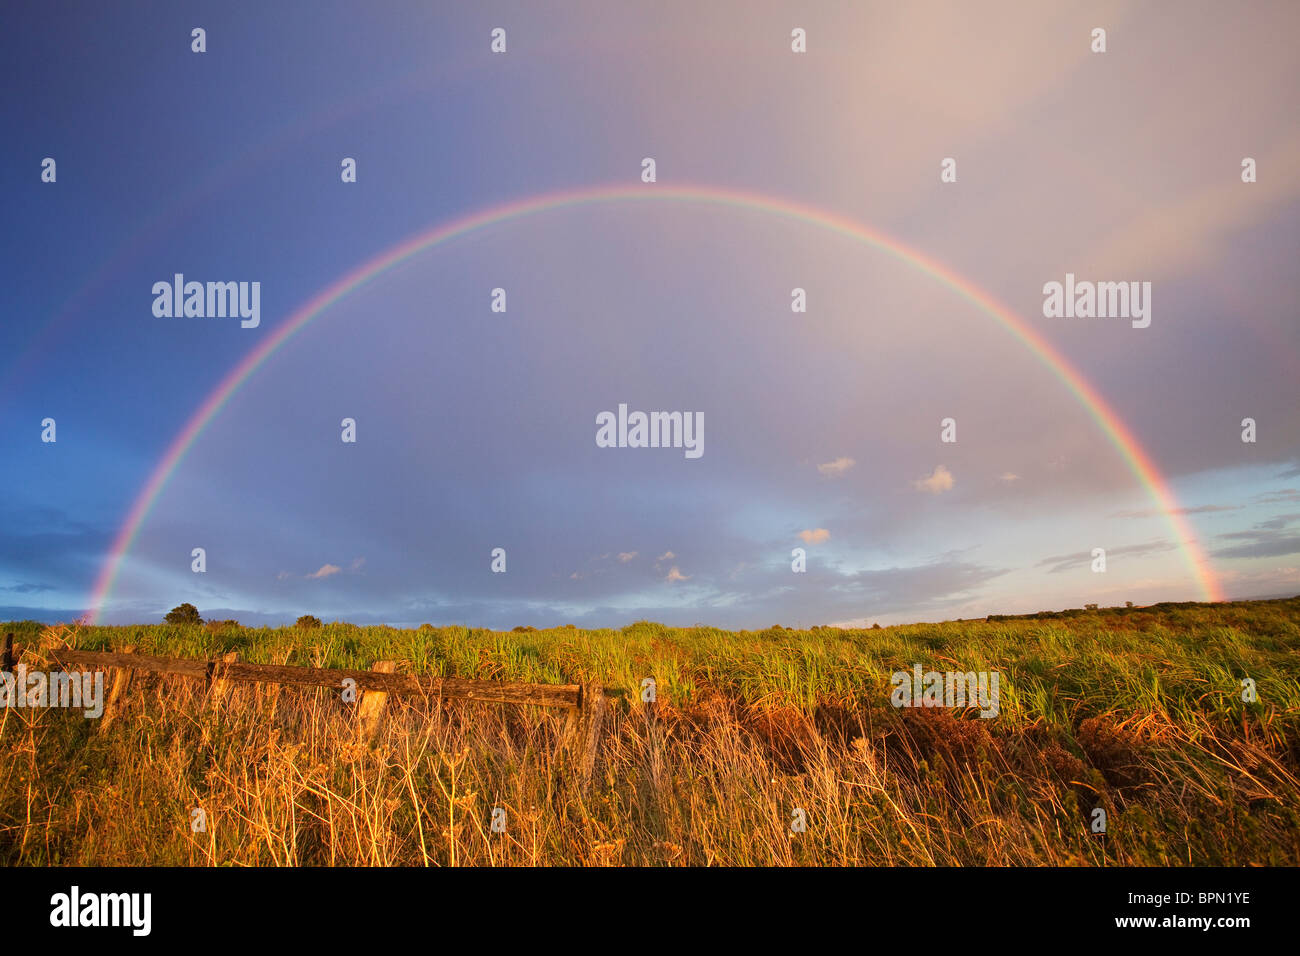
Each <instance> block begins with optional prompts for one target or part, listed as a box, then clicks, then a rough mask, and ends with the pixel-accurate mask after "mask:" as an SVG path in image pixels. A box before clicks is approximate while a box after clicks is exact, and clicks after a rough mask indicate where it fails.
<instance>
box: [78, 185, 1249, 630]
mask: <svg viewBox="0 0 1300 956" xmlns="http://www.w3.org/2000/svg"><path fill="white" fill-rule="evenodd" d="M622 200H641V201H654V202H662V201H665V200H678V201H685V202H699V203H708V204H713V205H723V206H734V207H739V208H743V209H750V210H760V211H764V212H769V213H773V214H775V215H778V216H782V217H785V218H789V219H795V220H798V221H801V222H805V223H811V224H813V225H817V226H822V227H824V228H827V229H829V230H831V231H833V232H836V233H839V234H840V235H843V236H847V237H848V238H851V239H855V240H857V241H859V242H865V243H867V244H868V245H871V246H874V247H876V248H878V249H881V250H883V251H885V252H888V253H890V254H891V255H893V256H895V257H896V258H898V259H901V260H903V261H904V262H907V263H908V264H909V265H911V266H914V267H916V268H918V269H920V270H921V271H923V272H925V273H927V274H929V275H930V276H932V277H933V278H935V279H938V280H939V281H940V282H942V283H943V284H944V285H946V286H948V287H949V288H950V289H952V290H953V291H954V292H956V293H957V294H958V295H960V296H961V297H962V298H964V299H966V300H968V301H969V302H971V303H973V304H974V305H976V306H977V307H978V308H979V309H981V310H982V311H983V312H985V313H987V314H989V315H991V316H992V317H993V318H995V319H997V320H998V322H999V323H1001V324H1002V326H1003V327H1004V328H1006V329H1007V330H1008V331H1009V332H1011V333H1012V334H1013V335H1014V336H1015V337H1016V338H1018V339H1019V340H1020V341H1021V342H1022V343H1024V344H1025V345H1026V346H1027V347H1028V348H1029V350H1030V351H1031V352H1033V353H1034V355H1036V356H1037V357H1038V359H1039V360H1040V361H1041V362H1042V363H1043V364H1044V365H1046V366H1047V367H1048V368H1049V369H1050V370H1051V371H1052V372H1053V373H1054V374H1055V375H1056V376H1057V377H1058V378H1059V379H1060V380H1061V381H1062V382H1063V383H1064V384H1065V386H1066V387H1067V388H1068V389H1069V390H1070V391H1071V392H1072V393H1073V394H1074V396H1075V398H1076V399H1077V400H1078V401H1079V403H1080V404H1081V405H1082V406H1083V407H1084V408H1085V409H1086V410H1087V411H1088V413H1089V415H1090V416H1091V417H1092V419H1093V420H1094V421H1095V422H1096V423H1097V425H1098V426H1099V427H1100V428H1101V430H1102V432H1103V433H1104V434H1105V435H1106V437H1107V438H1109V439H1110V441H1111V443H1112V444H1113V445H1114V446H1115V447H1116V449H1117V450H1118V451H1119V452H1120V454H1121V456H1122V457H1123V458H1124V460H1125V462H1126V463H1127V464H1128V466H1129V468H1130V469H1131V470H1132V471H1133V473H1134V474H1135V475H1136V476H1137V478H1138V480H1139V481H1141V483H1142V484H1143V486H1144V487H1145V488H1146V489H1147V491H1148V492H1149V493H1150V494H1151V496H1152V498H1153V499H1154V500H1155V501H1156V503H1157V504H1158V505H1159V510H1160V511H1161V512H1162V513H1163V514H1164V516H1165V518H1166V519H1167V521H1168V522H1169V525H1170V528H1171V530H1172V531H1173V532H1174V535H1175V537H1176V538H1177V539H1178V541H1179V543H1180V545H1181V548H1182V551H1183V553H1184V555H1185V557H1186V559H1187V561H1188V564H1189V566H1190V568H1191V570H1192V573H1193V576H1194V578H1195V580H1196V582H1197V584H1198V585H1199V587H1200V589H1201V591H1202V592H1203V594H1204V596H1205V598H1206V600H1210V601H1218V600H1222V599H1223V596H1222V592H1221V590H1220V587H1219V583H1218V581H1217V579H1216V578H1215V576H1214V573H1213V570H1212V568H1211V566H1210V563H1209V560H1208V559H1207V557H1206V556H1205V554H1204V552H1203V551H1202V550H1201V547H1200V544H1199V543H1198V542H1197V539H1196V535H1195V533H1194V532H1193V531H1192V529H1191V526H1190V524H1189V523H1188V522H1187V520H1186V518H1185V517H1184V516H1183V515H1182V514H1181V513H1180V511H1179V509H1178V504H1177V502H1176V500H1175V499H1174V496H1173V493H1172V492H1171V491H1170V490H1169V487H1168V484H1167V483H1166V482H1165V480H1164V478H1163V476H1161V474H1160V472H1159V471H1158V470H1157V468H1156V466H1155V463H1154V462H1153V461H1152V460H1151V458H1150V456H1149V455H1147V453H1146V452H1145V451H1144V450H1143V449H1142V446H1141V445H1139V444H1138V442H1137V440H1136V439H1135V438H1134V436H1133V434H1132V432H1130V431H1129V429H1128V426H1126V425H1125V424H1124V422H1123V421H1122V420H1121V419H1120V418H1119V416H1118V415H1117V414H1116V413H1115V411H1114V410H1113V409H1112V408H1111V407H1110V406H1109V405H1108V404H1107V402H1106V401H1105V399H1103V398H1102V397H1101V395H1100V394H1099V393H1098V392H1097V390H1096V389H1094V388H1093V387H1092V385H1090V384H1089V383H1088V382H1087V380H1085V379H1084V377H1083V376H1082V374H1081V373H1080V372H1079V371H1078V370H1076V369H1075V368H1074V367H1073V366H1072V365H1071V364H1070V363H1069V362H1068V361H1067V360H1066V358H1065V357H1064V356H1063V355H1061V353H1060V352H1058V351H1057V350H1056V348H1055V347H1054V346H1053V345H1052V344H1051V343H1050V342H1048V341H1047V340H1046V339H1045V338H1044V337H1043V336H1042V335H1041V334H1040V333H1039V332H1037V331H1036V330H1035V329H1034V328H1033V327H1032V326H1030V325H1029V324H1028V323H1026V322H1025V321H1024V320H1022V319H1020V318H1019V317H1017V316H1016V315H1015V313H1013V312H1011V311H1010V310H1009V309H1007V308H1006V307H1005V306H1003V305H1001V304H1000V303H998V302H997V301H996V300H994V299H993V298H992V297H991V296H990V295H989V294H988V293H986V292H984V291H983V290H981V289H979V288H977V287H975V286H974V285H972V284H971V283H970V282H969V281H967V280H966V279H964V278H962V277H961V276H959V275H957V274H956V273H955V272H953V271H951V270H950V269H948V268H947V267H945V266H943V265H941V264H940V263H938V262H936V261H934V260H933V259H931V258H929V257H928V256H926V255H924V254H922V253H920V252H918V251H916V250H915V249H912V248H910V247H909V246H907V245H905V244H904V243H901V242H898V241H897V240H894V239H891V238H889V237H888V236H885V235H883V234H881V233H879V232H876V231H874V230H872V229H870V228H868V227H866V226H864V225H862V224H861V223H858V222H856V221H854V220H851V219H848V218H847V217H844V216H840V215H837V214H835V213H831V212H828V211H826V210H824V209H818V208H816V207H814V206H808V205H804V204H801V203H797V202H792V201H789V200H785V199H779V198H776V197H772V196H765V195H762V194H759V193H745V192H740V191H735V190H730V189H722V188H716V187H712V186H710V187H707V188H705V187H696V186H678V187H665V186H660V185H657V184H655V185H650V184H645V185H642V186H640V187H626V186H606V187H591V188H585V189H576V190H569V191H564V192H554V193H546V194H543V195H540V196H532V197H529V198H526V199H522V200H517V201H514V202H509V203H505V204H503V205H500V206H495V207H492V208H490V209H486V210H482V211H480V212H475V213H471V214H469V215H467V216H464V217H462V218H460V219H456V220H453V221H451V222H448V223H443V224H440V225H437V226H434V227H433V228H431V229H428V230H425V231H424V232H421V233H418V234H416V235H414V236H411V237H410V238H408V239H405V240H403V241H402V242H400V243H398V244H397V245H395V246H392V247H390V248H389V249H387V250H385V251H384V252H381V253H380V254H378V255H377V256H375V257H373V258H372V259H370V260H368V261H366V262H364V263H363V264H362V265H360V266H358V267H357V268H355V269H353V270H352V271H351V272H349V273H347V274H346V275H344V276H342V277H341V278H339V279H337V280H335V281H334V282H332V283H331V284H330V285H328V286H326V287H325V288H324V289H322V290H321V291H320V292H319V293H317V294H316V295H315V296H314V297H312V298H311V299H309V300H308V301H307V302H305V303H303V305H301V306H300V307H299V308H298V309H297V310H296V311H295V312H293V314H291V315H290V316H289V317H288V318H287V319H286V320H285V321H284V322H283V323H281V325H280V326H279V327H278V328H277V329H276V330H275V332H273V333H272V334H271V335H269V336H268V337H267V338H266V339H265V340H264V341H263V342H262V343H261V344H260V345H258V346H257V347H256V348H254V349H253V350H252V351H251V352H249V353H248V355H246V356H245V357H244V358H243V359H241V360H240V361H239V362H238V363H237V364H236V365H235V366H234V368H232V369H231V370H230V371H229V372H228V373H227V374H226V376H225V377H224V378H223V379H222V380H221V381H220V382H219V383H218V385H217V386H216V388H214V389H213V391H212V392H211V393H210V394H209V395H208V397H207V398H206V399H204V401H203V403H202V404H201V405H200V406H199V407H198V409H197V410H196V411H195V412H194V414H193V415H192V416H191V417H190V419H189V421H188V422H186V424H185V426H184V427H183V428H182V429H181V431H180V432H179V433H178V434H177V436H176V437H175V439H173V441H172V443H171V445H170V446H169V447H168V449H167V451H166V453H165V454H164V455H163V457H162V459H161V460H160V461H159V462H158V464H157V465H156V466H155V467H154V470H153V472H152V473H151V474H150V476H149V480H148V481H147V482H146V484H145V486H144V488H143V489H141V491H140V493H139V495H137V496H136V499H135V501H134V503H133V504H132V506H131V510H130V511H129V512H128V513H127V516H126V520H125V522H124V523H123V525H122V527H121V529H120V530H119V532H118V534H117V536H116V537H115V538H114V540H113V544H112V547H111V549H110V551H109V555H108V558H107V559H106V561H105V563H104V566H103V567H102V568H101V569H100V573H99V575H98V577H97V578H96V581H95V584H94V589H93V592H92V597H91V601H90V621H91V623H94V622H95V621H97V620H98V617H99V612H100V610H101V608H102V607H103V605H104V602H105V601H106V600H107V598H108V596H109V594H110V593H111V591H112V588H113V582H114V580H115V579H116V576H117V572H118V570H119V569H120V567H121V564H122V561H123V559H124V558H125V557H126V554H127V552H128V551H129V550H130V548H131V545H132V544H133V543H134V542H135V539H136V536H137V535H138V534H139V532H140V528H141V527H142V526H143V524H144V521H145V518H147V517H148V514H149V510H150V509H151V508H152V507H153V504H154V502H155V501H156V500H157V498H158V496H159V494H161V492H162V490H163V488H165V487H166V485H167V482H168V480H169V479H170V478H171V476H172V473H173V472H174V471H175V470H176V467H177V466H178V465H179V464H180V462H181V460H182V459H183V458H184V457H185V454H186V452H188V451H189V449H190V446H192V445H193V444H194V442H195V440H196V439H197V438H198V437H199V435H200V434H202V432H203V429H204V428H205V427H206V426H207V425H208V423H209V422H211V421H212V420H213V419H214V418H215V417H216V416H217V414H218V413H219V412H220V411H221V409H222V408H223V407H224V406H225V404H226V402H227V401H229V399H230V397H231V396H232V395H234V393H235V392H236V391H238V390H239V387H240V386H241V385H243V383H244V382H245V381H247V380H248V378H249V377H250V376H251V375H252V374H253V373H254V372H255V371H256V370H257V369H258V367H259V366H261V365H262V363H263V362H265V361H266V360H267V359H268V358H270V356H271V355H272V354H273V353H274V352H275V351H276V350H277V349H279V348H280V347H281V346H282V345H284V343H285V342H287V341H288V340H289V339H290V338H292V337H293V336H294V334H295V333H297V332H298V330H299V329H301V328H302V327H303V326H305V325H306V324H307V323H309V322H310V321H311V320H312V319H314V318H315V317H316V316H318V315H320V314H321V313H322V312H323V311H325V310H326V309H328V308H329V307H330V306H331V305H333V304H334V303H335V302H337V301H339V300H340V299H342V298H343V297H344V296H346V295H348V294H350V293H351V292H353V291H355V290H357V289H359V288H361V287H362V286H363V285H365V284H366V283H367V282H369V281H370V280H371V279H374V278H375V277H376V276H379V275H381V274H383V273H384V272H385V271H387V270H388V269H390V268H392V267H393V266H395V265H397V264H398V263H400V262H402V261H404V260H405V259H408V258H410V257H411V256H413V255H415V254H417V253H419V252H422V251H423V250H425V249H428V248H430V247H431V246H435V245H437V244H438V243H440V242H445V241H447V240H449V239H455V238H458V237H460V236H464V235H466V234H467V233H470V232H473V231H474V230H476V229H481V228H484V227H486V226H491V225H494V224H496V223H500V222H505V221H507V220H510V219H517V218H520V217H523V216H529V215H535V214H537V213H543V212H547V211H550V210H554V209H559V208H562V207H566V206H574V205H581V204H586V203H601V202H612V201H622Z"/></svg>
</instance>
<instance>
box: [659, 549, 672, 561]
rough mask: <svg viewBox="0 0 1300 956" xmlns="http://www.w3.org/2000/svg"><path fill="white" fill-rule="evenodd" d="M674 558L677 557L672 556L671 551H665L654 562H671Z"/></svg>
mask: <svg viewBox="0 0 1300 956" xmlns="http://www.w3.org/2000/svg"><path fill="white" fill-rule="evenodd" d="M675 557H677V555H675V554H673V553H672V552H671V551H665V552H664V553H663V554H661V555H659V557H657V558H655V560H656V561H671V560H672V559H673V558H675Z"/></svg>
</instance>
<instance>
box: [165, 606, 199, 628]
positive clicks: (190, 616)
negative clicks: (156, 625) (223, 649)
mask: <svg viewBox="0 0 1300 956" xmlns="http://www.w3.org/2000/svg"><path fill="white" fill-rule="evenodd" d="M163 623H164V624H202V623H203V618H202V617H200V616H199V609H198V608H196V607H195V606H194V605H193V604H188V603H187V604H178V605H177V606H176V607H174V608H172V609H171V610H170V611H168V612H167V616H166V617H164V618H163Z"/></svg>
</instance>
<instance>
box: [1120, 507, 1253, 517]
mask: <svg viewBox="0 0 1300 956" xmlns="http://www.w3.org/2000/svg"><path fill="white" fill-rule="evenodd" d="M1240 507H1241V505H1197V506H1196V507H1194V508H1173V509H1171V510H1169V511H1167V512H1166V511H1161V510H1160V509H1158V508H1146V509H1144V510H1142V511H1116V512H1115V513H1114V514H1112V515H1111V517H1112V518H1158V517H1160V516H1161V515H1164V514H1173V515H1203V514H1210V513H1212V512H1215V511H1236V510H1237V509H1238V508H1240Z"/></svg>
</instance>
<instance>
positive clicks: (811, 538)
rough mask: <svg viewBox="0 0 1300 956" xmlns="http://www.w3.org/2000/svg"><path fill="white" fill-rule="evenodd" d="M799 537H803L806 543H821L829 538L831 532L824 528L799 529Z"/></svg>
mask: <svg viewBox="0 0 1300 956" xmlns="http://www.w3.org/2000/svg"><path fill="white" fill-rule="evenodd" d="M799 537H801V538H803V539H804V541H805V542H806V543H807V544H821V543H822V542H823V541H829V540H830V538H831V533H830V532H829V531H827V530H826V529H825V528H813V529H812V530H807V529H805V530H803V531H800V532H799Z"/></svg>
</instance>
